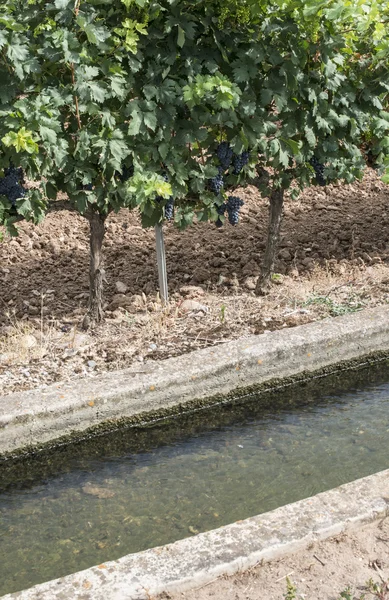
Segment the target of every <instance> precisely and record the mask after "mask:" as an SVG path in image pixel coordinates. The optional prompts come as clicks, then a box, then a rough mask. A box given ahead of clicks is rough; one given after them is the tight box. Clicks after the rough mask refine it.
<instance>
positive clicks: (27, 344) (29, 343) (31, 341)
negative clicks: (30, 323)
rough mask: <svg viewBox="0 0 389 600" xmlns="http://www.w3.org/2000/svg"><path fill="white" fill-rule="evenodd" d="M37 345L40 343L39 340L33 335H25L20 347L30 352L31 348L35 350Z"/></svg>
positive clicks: (21, 339)
mask: <svg viewBox="0 0 389 600" xmlns="http://www.w3.org/2000/svg"><path fill="white" fill-rule="evenodd" d="M37 343H38V342H37V339H36V337H34V336H33V335H23V337H21V338H20V345H21V346H22V348H24V349H25V350H29V349H30V348H34V346H36V345H37Z"/></svg>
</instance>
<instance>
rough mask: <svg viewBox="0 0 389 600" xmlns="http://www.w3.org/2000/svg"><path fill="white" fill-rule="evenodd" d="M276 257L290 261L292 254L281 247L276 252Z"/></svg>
mask: <svg viewBox="0 0 389 600" xmlns="http://www.w3.org/2000/svg"><path fill="white" fill-rule="evenodd" d="M278 258H280V259H281V260H287V261H290V260H292V255H291V253H290V252H289V250H288V249H287V248H282V250H280V251H279V253H278Z"/></svg>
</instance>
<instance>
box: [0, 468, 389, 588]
mask: <svg viewBox="0 0 389 600" xmlns="http://www.w3.org/2000/svg"><path fill="white" fill-rule="evenodd" d="M388 514H389V470H388V471H382V472H380V473H377V474H375V475H371V476H370V477H365V478H364V479H359V480H357V481H353V482H352V483H348V484H346V485H342V486H340V487H338V488H335V489H334V490H330V491H329V492H324V493H322V494H318V495H317V496H314V497H312V498H308V499H306V500H300V501H299V502H295V503H294V504H288V505H286V506H283V507H281V508H278V509H276V510H273V511H271V512H268V513H265V514H262V515H259V516H257V517H252V518H250V519H246V520H244V521H238V522H236V523H233V524H231V525H227V526H226V527H221V528H220V529H215V530H213V531H209V532H207V533H201V534H199V535H196V536H195V537H192V538H187V539H184V540H181V541H178V542H175V543H174V544H169V545H167V546H162V547H160V548H153V549H152V550H146V551H145V552H140V553H138V554H130V555H128V556H124V557H123V558H120V559H119V560H116V561H112V562H107V563H104V564H101V565H99V566H96V567H92V568H91V569H86V570H85V571H80V572H78V573H75V574H74V575H68V576H67V577H63V578H61V579H56V580H54V581H49V582H47V583H43V584H42V585H37V586H35V587H33V588H30V589H29V590H25V591H22V592H16V593H13V594H8V595H6V596H3V598H2V600H11V599H18V600H65V599H66V600H68V599H70V598H80V599H81V598H82V600H136V599H139V600H141V599H142V600H148V599H149V598H150V597H154V596H155V595H156V594H159V593H161V592H180V591H184V590H186V589H190V588H194V587H197V586H201V585H204V584H206V583H208V582H210V581H212V580H214V579H216V578H217V577H219V576H221V575H228V574H233V573H236V572H237V571H240V570H246V569H249V568H250V567H252V566H254V565H257V564H258V563H260V562H261V561H264V562H267V561H269V560H272V559H274V558H278V557H280V556H283V555H285V554H290V553H292V552H294V551H296V550H298V549H300V548H302V547H306V546H307V545H308V544H309V543H310V542H311V541H314V540H323V539H326V538H328V537H330V536H332V535H338V534H339V533H341V532H343V531H347V530H349V529H351V528H352V527H356V526H358V525H361V524H363V523H367V522H370V521H374V520H376V519H379V518H382V517H385V516H387V515H388Z"/></svg>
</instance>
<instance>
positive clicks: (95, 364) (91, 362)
mask: <svg viewBox="0 0 389 600" xmlns="http://www.w3.org/2000/svg"><path fill="white" fill-rule="evenodd" d="M87 364H88V367H89V368H90V369H95V368H96V367H97V363H96V362H95V361H94V360H88V363H87Z"/></svg>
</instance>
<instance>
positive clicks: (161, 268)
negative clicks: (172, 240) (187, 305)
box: [155, 225, 169, 304]
mask: <svg viewBox="0 0 389 600" xmlns="http://www.w3.org/2000/svg"><path fill="white" fill-rule="evenodd" d="M155 241H156V247H157V263H158V278H159V294H160V296H161V300H162V304H167V303H168V302H169V289H168V284H167V272H166V253H165V242H164V239H163V229H162V225H156V226H155Z"/></svg>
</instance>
